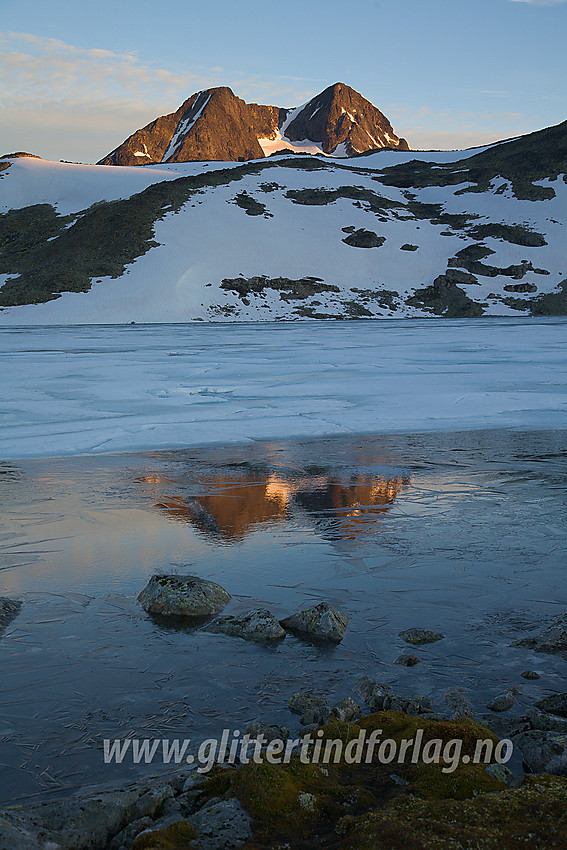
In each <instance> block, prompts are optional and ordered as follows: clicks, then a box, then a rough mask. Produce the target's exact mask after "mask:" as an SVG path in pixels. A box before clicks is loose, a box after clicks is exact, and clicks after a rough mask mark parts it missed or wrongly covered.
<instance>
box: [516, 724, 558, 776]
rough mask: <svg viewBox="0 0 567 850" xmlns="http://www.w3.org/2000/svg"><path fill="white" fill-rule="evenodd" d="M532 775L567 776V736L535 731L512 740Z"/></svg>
mask: <svg viewBox="0 0 567 850" xmlns="http://www.w3.org/2000/svg"><path fill="white" fill-rule="evenodd" d="M512 741H513V743H514V746H517V747H518V748H519V749H520V751H521V753H522V756H523V757H524V762H525V764H526V765H527V767H528V770H529V771H530V773H549V774H551V775H555V776H567V735H564V734H562V733H561V732H545V731H541V730H539V729H533V730H531V731H528V732H521V733H520V734H519V735H515V736H514V737H513V738H512Z"/></svg>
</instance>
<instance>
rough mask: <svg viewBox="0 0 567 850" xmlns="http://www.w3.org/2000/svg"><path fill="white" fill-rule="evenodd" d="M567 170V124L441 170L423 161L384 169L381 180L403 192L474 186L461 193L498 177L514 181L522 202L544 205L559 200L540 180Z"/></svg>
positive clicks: (484, 187)
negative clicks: (466, 184) (536, 183)
mask: <svg viewBox="0 0 567 850" xmlns="http://www.w3.org/2000/svg"><path fill="white" fill-rule="evenodd" d="M566 172H567V121H564V122H563V123H562V124H558V125H557V126H555V127H548V128H546V129H545V130H539V131H538V132H536V133H530V134H529V135H527V136H522V137H521V138H520V139H515V140H513V141H510V142H501V143H500V144H498V145H494V146H493V147H491V148H488V149H487V150H484V151H481V152H479V153H477V154H474V155H473V156H471V157H468V158H466V159H461V160H457V161H455V162H451V163H448V164H446V165H442V166H438V165H435V164H433V163H429V162H421V161H420V160H415V159H414V160H411V161H410V162H406V163H400V164H399V165H394V166H392V167H390V168H386V169H384V171H383V172H382V174H381V177H380V179H381V181H382V182H384V183H386V184H387V185H390V186H397V187H398V188H401V189H406V188H407V189H411V188H425V187H427V186H456V185H458V184H459V183H472V184H473V186H472V187H467V188H464V189H462V190H461V192H467V191H476V192H486V191H488V190H489V189H490V184H491V181H492V180H494V179H495V178H497V177H502V178H504V179H505V180H508V181H509V182H510V184H511V187H512V192H513V194H514V195H515V197H516V198H518V199H521V200H529V201H541V200H547V199H550V198H553V197H555V191H554V189H553V187H551V186H536V185H535V182H534V181H540V180H545V179H550V180H554V179H557V178H558V177H559V176H560V175H562V176H563V180H565V174H566Z"/></svg>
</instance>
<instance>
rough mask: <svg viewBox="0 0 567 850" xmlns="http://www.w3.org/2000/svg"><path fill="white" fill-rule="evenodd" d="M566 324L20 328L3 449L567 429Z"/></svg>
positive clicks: (5, 380) (8, 357)
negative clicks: (367, 434)
mask: <svg viewBox="0 0 567 850" xmlns="http://www.w3.org/2000/svg"><path fill="white" fill-rule="evenodd" d="M566 330H567V319H565V318H550V319H539V320H538V319H533V318H532V319H525V318H524V319H506V318H490V319H476V320H471V319H456V320H443V321H436V320H425V319H413V320H407V319H406V320H404V319H389V320H376V321H373V322H364V321H353V322H348V321H347V322H333V323H331V322H323V321H311V322H305V323H301V324H292V323H287V324H281V323H257V324H204V323H203V324H191V325H126V326H117V325H107V326H94V325H85V326H69V327H35V328H30V327H26V328H5V329H3V330H2V331H1V333H0V358H1V359H2V362H3V364H4V366H3V370H2V377H1V379H0V392H1V398H2V405H1V408H2V416H1V418H0V457H4V458H18V457H39V456H63V455H72V454H89V453H100V452H120V451H136V450H142V449H156V448H175V447H183V446H191V445H193V446H195V445H207V444H212V443H223V444H229V443H243V442H247V441H250V440H258V439H266V438H274V437H293V436H317V435H327V434H361V433H387V432H399V433H404V432H405V433H411V432H422V431H439V430H461V429H462V430H466V429H474V428H486V427H499V428H522V427H523V428H532V429H545V428H556V427H561V426H563V427H564V426H565V424H566V422H567V417H566V401H567V346H566V345H565V340H566V333H565V332H566Z"/></svg>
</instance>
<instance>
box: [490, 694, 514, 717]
mask: <svg viewBox="0 0 567 850" xmlns="http://www.w3.org/2000/svg"><path fill="white" fill-rule="evenodd" d="M515 703H516V697H515V696H514V694H513V693H512V691H502V693H500V694H497V696H495V697H494V699H493V700H491V701H490V702H489V703H487V704H486V707H487V708H489V709H490V711H498V712H500V711H508V709H509V708H512V706H513V705H515Z"/></svg>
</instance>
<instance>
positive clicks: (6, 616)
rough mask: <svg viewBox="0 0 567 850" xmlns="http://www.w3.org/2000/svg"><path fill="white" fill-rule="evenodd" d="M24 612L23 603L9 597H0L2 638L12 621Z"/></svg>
mask: <svg viewBox="0 0 567 850" xmlns="http://www.w3.org/2000/svg"><path fill="white" fill-rule="evenodd" d="M21 610H22V603H21V602H18V601H16V600H15V599H8V597H7V596H0V637H1V636H2V633H3V632H4V630H5V629H6V626H8V625H9V624H10V623H11V622H12V620H14V619H15V618H16V617H17V616H18V614H19V613H20V611H21Z"/></svg>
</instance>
